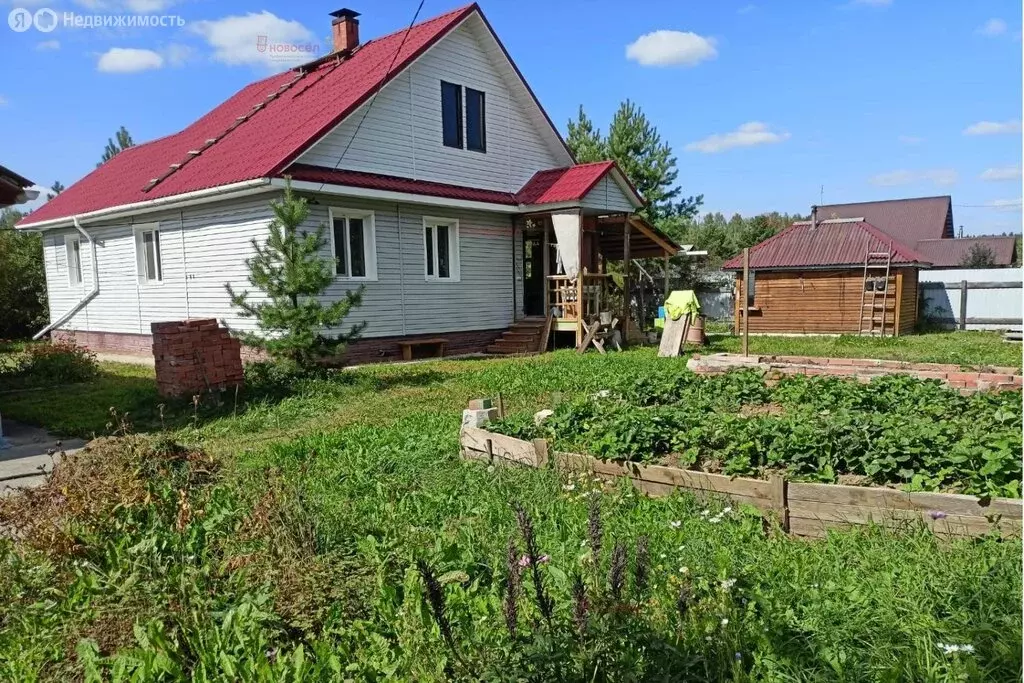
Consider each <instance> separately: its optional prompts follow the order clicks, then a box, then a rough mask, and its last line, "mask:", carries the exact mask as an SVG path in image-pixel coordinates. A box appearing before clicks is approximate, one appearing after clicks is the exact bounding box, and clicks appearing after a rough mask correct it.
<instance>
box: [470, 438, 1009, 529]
mask: <svg viewBox="0 0 1024 683" xmlns="http://www.w3.org/2000/svg"><path fill="white" fill-rule="evenodd" d="M460 442H461V445H462V457H463V458H465V459H467V460H479V461H483V462H486V463H489V464H492V465H493V464H509V465H521V466H525V467H555V468H557V469H559V470H562V471H564V472H566V473H569V474H574V473H578V472H588V473H591V474H593V475H595V476H598V477H602V478H605V479H617V478H628V479H629V480H630V482H631V483H632V484H633V486H635V487H636V488H637V489H638V490H640V491H642V492H643V493H646V494H647V495H650V496H666V495H671V494H672V493H674V492H675V491H677V490H687V491H691V492H694V493H696V494H698V495H702V496H708V495H719V496H725V497H727V498H729V499H730V500H732V501H733V502H734V503H737V504H747V505H752V506H754V507H756V508H757V509H759V510H761V511H762V512H763V513H765V514H766V515H769V516H772V517H774V518H775V519H777V520H778V522H779V524H780V525H781V526H782V528H783V529H784V530H786V531H788V532H790V533H792V534H794V535H797V536H808V537H821V536H824V535H825V534H826V532H827V530H828V529H830V528H843V527H849V526H856V525H865V524H869V523H875V524H881V525H885V526H899V525H901V524H907V523H912V522H913V521H914V520H920V521H921V522H923V523H924V524H925V525H927V526H928V527H929V528H930V529H931V530H932V531H933V532H934V533H936V534H937V535H940V536H948V537H970V536H982V535H985V534H990V533H999V534H1001V535H1003V536H1006V537H1020V536H1021V526H1022V516H1024V515H1022V505H1021V500H1020V499H1019V498H1017V499H1014V498H993V499H988V500H983V499H981V498H978V497H976V496H965V495H958V494H952V493H924V492H920V493H910V492H906V491H900V490H898V489H891V488H878V487H860V486H844V485H841V484H809V483H800V482H792V481H789V480H787V479H786V478H785V477H784V476H782V475H773V476H771V477H770V478H769V479H767V480H765V479H751V478H747V477H728V476H725V475H721V474H708V473H706V472H695V471H692V470H685V469H681V468H678V467H666V466H663V465H648V464H644V463H638V462H628V461H626V462H621V461H620V462H616V461H611V460H601V459H598V458H595V457H593V456H589V455H581V454H579V453H565V452H560V451H552V450H551V449H550V447H549V444H548V443H547V441H546V440H544V439H537V440H535V441H525V440H523V439H516V438H514V437H511V436H506V435H504V434H498V433H497V432H491V431H488V430H486V429H483V428H480V427H463V429H462V432H461V438H460Z"/></svg>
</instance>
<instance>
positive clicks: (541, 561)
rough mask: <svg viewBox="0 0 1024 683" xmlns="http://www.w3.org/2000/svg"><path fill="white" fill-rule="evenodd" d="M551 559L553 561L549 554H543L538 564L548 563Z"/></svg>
mask: <svg viewBox="0 0 1024 683" xmlns="http://www.w3.org/2000/svg"><path fill="white" fill-rule="evenodd" d="M550 561H551V558H550V557H548V556H547V555H541V556H540V557H538V558H537V564H547V563H548V562H550Z"/></svg>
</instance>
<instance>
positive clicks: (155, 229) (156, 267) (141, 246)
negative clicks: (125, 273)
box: [135, 223, 164, 284]
mask: <svg viewBox="0 0 1024 683" xmlns="http://www.w3.org/2000/svg"><path fill="white" fill-rule="evenodd" d="M135 259H136V268H137V269H138V275H139V282H140V283H141V284H147V283H148V284H153V283H156V282H160V281H162V280H163V279H164V277H163V266H162V264H161V262H160V229H159V226H158V225H157V224H156V223H151V224H147V225H137V226H135Z"/></svg>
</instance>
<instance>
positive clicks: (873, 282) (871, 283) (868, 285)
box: [864, 277, 886, 292]
mask: <svg viewBox="0 0 1024 683" xmlns="http://www.w3.org/2000/svg"><path fill="white" fill-rule="evenodd" d="M885 286H886V281H885V278H884V277H871V278H868V279H866V280H865V281H864V291H865V292H872V291H874V292H884V291H885Z"/></svg>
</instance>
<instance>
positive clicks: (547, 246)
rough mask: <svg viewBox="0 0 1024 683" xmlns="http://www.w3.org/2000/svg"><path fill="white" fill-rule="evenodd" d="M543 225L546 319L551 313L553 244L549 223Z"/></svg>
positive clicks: (543, 222) (542, 222) (545, 222)
mask: <svg viewBox="0 0 1024 683" xmlns="http://www.w3.org/2000/svg"><path fill="white" fill-rule="evenodd" d="M541 225H543V226H544V227H543V229H544V239H543V244H544V246H543V247H542V249H544V253H543V254H542V257H543V260H544V287H543V290H544V317H545V318H546V317H547V316H548V313H550V312H551V292H550V290H549V287H551V281H550V280H548V276H549V275H551V242H550V241H549V238H548V221H546V220H544V221H541Z"/></svg>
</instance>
